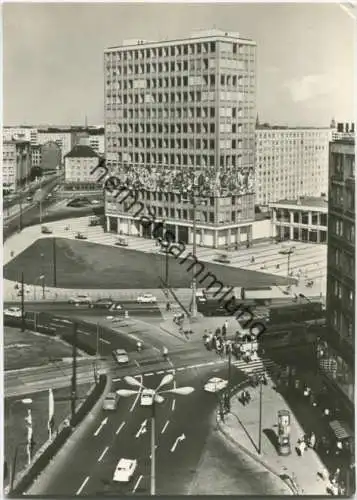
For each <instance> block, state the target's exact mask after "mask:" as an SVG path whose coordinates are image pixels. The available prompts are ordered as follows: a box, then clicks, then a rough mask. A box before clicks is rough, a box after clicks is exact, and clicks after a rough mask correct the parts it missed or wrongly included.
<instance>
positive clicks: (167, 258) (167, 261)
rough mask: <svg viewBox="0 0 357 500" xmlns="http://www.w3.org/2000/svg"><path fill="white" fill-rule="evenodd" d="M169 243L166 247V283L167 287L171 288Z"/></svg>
mask: <svg viewBox="0 0 357 500" xmlns="http://www.w3.org/2000/svg"><path fill="white" fill-rule="evenodd" d="M169 248H170V247H169V245H167V247H166V249H165V283H166V288H169V286H170V285H169Z"/></svg>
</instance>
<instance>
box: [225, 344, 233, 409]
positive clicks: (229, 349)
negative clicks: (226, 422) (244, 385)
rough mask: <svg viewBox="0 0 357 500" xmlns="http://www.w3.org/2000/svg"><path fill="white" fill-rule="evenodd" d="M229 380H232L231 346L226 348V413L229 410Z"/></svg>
mask: <svg viewBox="0 0 357 500" xmlns="http://www.w3.org/2000/svg"><path fill="white" fill-rule="evenodd" d="M231 380H232V344H229V348H228V384H227V393H226V394H227V395H226V408H227V410H228V411H230V410H231Z"/></svg>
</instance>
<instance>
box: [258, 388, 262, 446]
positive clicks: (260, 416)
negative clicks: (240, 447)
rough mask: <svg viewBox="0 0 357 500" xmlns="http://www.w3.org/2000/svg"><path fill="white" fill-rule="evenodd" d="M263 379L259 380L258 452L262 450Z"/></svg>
mask: <svg viewBox="0 0 357 500" xmlns="http://www.w3.org/2000/svg"><path fill="white" fill-rule="evenodd" d="M262 416H263V381H262V379H260V381H259V442H258V453H259V455H260V454H261V452H262Z"/></svg>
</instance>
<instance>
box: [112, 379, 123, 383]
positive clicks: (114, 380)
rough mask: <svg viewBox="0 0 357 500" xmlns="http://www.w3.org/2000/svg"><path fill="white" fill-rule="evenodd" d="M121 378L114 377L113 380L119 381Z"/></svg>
mask: <svg viewBox="0 0 357 500" xmlns="http://www.w3.org/2000/svg"><path fill="white" fill-rule="evenodd" d="M120 380H121V378H113V379H112V382H119V381H120Z"/></svg>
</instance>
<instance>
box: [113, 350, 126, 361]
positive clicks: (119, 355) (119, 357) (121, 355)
mask: <svg viewBox="0 0 357 500" xmlns="http://www.w3.org/2000/svg"><path fill="white" fill-rule="evenodd" d="M113 356H114V358H115V360H116V362H117V363H119V365H124V364H126V363H129V356H128V353H127V352H126V350H125V349H115V351H113Z"/></svg>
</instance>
